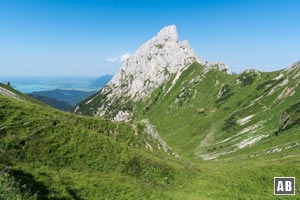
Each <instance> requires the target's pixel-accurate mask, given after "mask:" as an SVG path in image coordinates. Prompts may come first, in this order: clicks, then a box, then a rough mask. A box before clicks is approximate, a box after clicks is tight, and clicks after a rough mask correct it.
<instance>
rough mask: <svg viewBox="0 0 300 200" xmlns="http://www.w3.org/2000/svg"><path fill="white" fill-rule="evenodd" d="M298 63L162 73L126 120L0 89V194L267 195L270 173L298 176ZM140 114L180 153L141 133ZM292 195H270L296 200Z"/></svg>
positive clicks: (193, 67) (44, 196)
mask: <svg viewBox="0 0 300 200" xmlns="http://www.w3.org/2000/svg"><path fill="white" fill-rule="evenodd" d="M299 69H300V68H299V67H294V68H290V69H288V70H284V71H277V72H271V73H262V72H257V71H253V70H252V71H247V72H244V73H243V74H240V75H234V76H232V75H227V74H225V73H222V72H220V71H218V70H215V69H211V70H207V69H205V68H204V67H203V66H201V65H199V64H193V65H191V66H190V67H189V68H188V69H187V70H186V71H185V72H184V73H183V74H182V76H181V77H180V79H179V80H178V81H177V82H176V84H175V85H174V86H172V80H170V81H169V82H167V83H166V84H165V85H163V86H162V87H160V88H158V89H157V90H155V91H154V92H153V94H152V96H151V97H150V98H149V99H147V100H145V101H143V102H138V103H137V104H136V105H135V107H134V108H133V109H134V110H135V115H134V121H133V124H126V123H113V122H111V121H109V120H105V119H101V118H92V117H84V116H77V115H73V114H68V113H63V112H60V111H56V110H53V109H51V108H48V107H42V106H39V105H35V104H32V103H30V102H26V101H18V100H14V99H12V98H9V97H3V96H1V95H0V158H1V159H0V166H1V168H5V166H12V169H11V170H9V172H7V175H6V176H5V177H4V176H1V177H0V181H2V182H4V184H2V185H0V192H2V193H3V194H4V195H6V196H7V197H10V196H12V195H13V196H16V197H20V195H21V196H22V195H26V197H28V198H32V199H188V200H190V199H274V196H273V177H274V176H295V177H296V180H299V178H300V176H299V174H300V168H299V164H300V154H299V151H300V149H299V144H300V141H299V140H300V138H299V128H300V126H299V109H298V107H299V98H300V96H299V95H300V94H299V93H298V92H297V91H299V78H297V74H298V71H299ZM280 74H282V75H280ZM287 79H288V81H286V80H287ZM170 87H171V89H170V90H169V88H170ZM167 91H169V92H168V93H167ZM95 106H97V105H95ZM114 109H115V108H114ZM252 115H253V116H252ZM249 116H251V117H249ZM143 119H148V120H149V121H150V122H151V123H152V124H153V125H154V126H155V128H156V130H157V131H158V133H159V134H160V135H161V137H162V138H163V139H164V140H165V141H166V142H167V143H168V145H169V146H170V147H171V148H172V149H173V150H174V151H175V152H177V153H179V154H180V155H181V156H183V159H182V160H180V161H179V160H176V159H175V158H173V157H172V156H170V155H167V154H166V153H163V152H162V151H160V150H159V149H158V147H157V144H155V143H153V142H152V141H151V140H148V136H145V134H144V133H143V128H144V127H143V126H142V125H140V121H141V120H143ZM147 143H150V144H151V145H152V147H153V152H151V151H148V150H147V149H146V148H145V146H146V145H147ZM247 144H249V145H247ZM250 144H252V145H250ZM5 173H6V172H5ZM3 177H4V178H3ZM11 182H15V183H16V184H13V186H12V187H8V188H11V189H10V190H7V189H5V188H4V186H3V185H11V184H10V183H11ZM24 184H25V185H26V187H25V188H24V189H22V186H23V185H24ZM297 185H299V183H297ZM3 191H4V192H3ZM37 191H39V192H37ZM296 192H297V193H296V195H295V196H294V197H285V198H277V199H297V198H299V196H300V194H299V191H298V189H297V191H296ZM0 196H1V195H0ZM20 198H21V197H20Z"/></svg>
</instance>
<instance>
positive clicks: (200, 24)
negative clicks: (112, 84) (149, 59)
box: [0, 0, 300, 76]
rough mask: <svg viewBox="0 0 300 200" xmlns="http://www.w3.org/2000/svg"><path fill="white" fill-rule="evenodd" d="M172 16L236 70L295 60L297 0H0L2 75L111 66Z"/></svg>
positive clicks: (299, 24) (206, 53)
mask: <svg viewBox="0 0 300 200" xmlns="http://www.w3.org/2000/svg"><path fill="white" fill-rule="evenodd" d="M170 24H175V25H176V26H177V30H178V33H179V36H180V38H181V39H187V40H189V42H190V44H191V46H192V47H193V48H194V50H195V51H196V52H197V53H198V54H199V55H200V57H201V58H203V59H205V60H208V61H223V62H225V63H226V64H228V65H229V67H230V68H231V69H232V70H233V71H236V72H241V71H242V70H244V69H247V68H256V69H259V70H262V71H273V70H277V69H281V68H284V67H286V66H287V65H289V64H292V63H293V62H295V61H298V60H300V1H297V0H240V1H238V0H206V1H201V0H198V1H197V0H143V1H142V0H123V1H121V0H119V1H113V0H111V1H108V0H103V1H101V0H69V1H68V0H1V1H0V76H100V75H103V74H114V73H115V72H116V71H117V70H118V69H119V68H120V67H121V64H122V63H121V60H122V59H121V58H120V56H121V55H123V57H124V56H125V57H126V55H125V54H127V53H129V54H132V53H134V52H135V50H136V49H137V48H138V47H139V46H140V45H141V44H142V43H144V42H145V41H147V40H148V39H150V38H151V37H152V36H154V35H155V34H156V33H157V32H158V31H159V30H160V29H161V28H162V27H164V26H166V25H170ZM112 61H114V62H112Z"/></svg>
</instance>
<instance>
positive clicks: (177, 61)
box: [108, 25, 202, 101]
mask: <svg viewBox="0 0 300 200" xmlns="http://www.w3.org/2000/svg"><path fill="white" fill-rule="evenodd" d="M193 62H198V63H202V60H201V59H200V58H199V57H198V55H197V54H196V53H195V52H194V51H193V49H192V48H191V47H190V45H189V43H188V41H186V40H185V41H180V40H179V37H178V34H177V30H176V26H174V25H171V26H167V27H165V28H163V29H162V30H161V31H160V32H159V33H158V34H157V35H156V36H155V37H153V38H152V39H150V40H149V41H148V42H146V43H145V44H143V45H142V46H141V47H140V48H139V49H138V50H137V51H136V52H135V53H134V54H133V55H132V56H131V57H129V58H128V59H127V61H126V62H125V63H124V64H123V66H122V68H121V70H120V71H119V72H118V73H117V74H116V75H115V76H114V77H113V78H112V80H111V81H110V82H109V84H108V85H110V86H112V87H113V88H114V90H113V93H112V95H117V96H120V95H121V96H123V97H124V96H125V97H131V98H133V99H134V100H135V101H137V100H141V99H143V98H144V97H147V96H149V95H150V94H151V92H152V91H153V89H155V88H157V87H159V86H160V85H161V84H163V83H164V82H166V81H167V80H169V78H170V74H176V73H180V72H182V71H183V70H184V69H185V68H186V67H188V66H189V65H190V64H192V63H193Z"/></svg>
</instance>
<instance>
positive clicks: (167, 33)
mask: <svg viewBox="0 0 300 200" xmlns="http://www.w3.org/2000/svg"><path fill="white" fill-rule="evenodd" d="M157 37H159V38H162V39H169V40H173V41H179V36H178V33H177V28H176V26H175V25H169V26H166V27H164V28H163V29H161V30H160V31H159V32H158V34H157Z"/></svg>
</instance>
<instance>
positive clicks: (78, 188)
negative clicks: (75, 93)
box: [0, 96, 186, 199]
mask: <svg viewBox="0 0 300 200" xmlns="http://www.w3.org/2000/svg"><path fill="white" fill-rule="evenodd" d="M0 116H1V118H0V124H1V128H0V137H1V140H0V143H1V145H0V156H1V161H0V162H1V165H2V167H4V166H6V165H11V166H12V167H13V169H12V175H13V176H16V177H18V178H19V179H20V180H31V182H32V181H33V182H35V183H36V184H34V185H33V186H32V188H31V189H30V191H31V190H32V192H36V191H40V190H42V191H45V192H43V193H39V196H38V198H42V199H48V198H52V197H53V198H54V197H55V198H66V199H71V198H72V195H77V196H79V197H80V198H83V199H85V198H87V199H99V198H98V197H100V196H102V197H103V198H106V197H107V198H112V199H113V198H117V197H118V198H119V197H120V199H122V198H125V197H127V198H137V199H138V198H139V197H141V195H142V194H145V195H146V196H147V195H148V196H149V198H150V197H151V199H158V198H159V197H160V196H165V195H164V193H165V190H169V189H170V188H171V187H172V185H173V186H174V185H177V184H180V182H179V179H180V178H178V177H180V176H186V175H184V174H185V173H184V168H183V167H182V165H181V164H180V163H177V161H175V160H174V159H172V158H171V157H166V155H165V154H163V153H161V152H160V151H154V152H153V153H151V152H149V151H147V150H146V148H145V147H144V143H143V141H144V139H145V138H144V136H143V134H142V133H139V132H138V133H135V130H133V129H132V128H131V125H129V124H124V123H112V122H110V121H109V120H105V119H99V118H92V117H83V116H77V115H74V114H69V113H64V112H60V111H56V110H53V109H50V108H47V107H42V106H39V105H34V104H32V103H30V102H25V101H18V100H14V99H12V98H9V97H3V96H1V97H0ZM150 142H151V141H149V143H150ZM74 174H78V175H79V177H75V176H74ZM93 177H94V178H93ZM96 177H97V178H96ZM122 177H123V178H122ZM78 178H80V181H77V179H78ZM121 180H122V181H123V182H122V181H121ZM133 180H135V181H133ZM65 181H66V183H65ZM132 181H133V182H132ZM27 184H29V183H27ZM161 187H162V188H165V189H164V190H160V189H158V188H161ZM96 188H97V190H98V191H96ZM145 188H147V189H146V190H147V191H148V192H145ZM168 188H169V189H168ZM72 191H73V192H72ZM121 197H122V198H121Z"/></svg>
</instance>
